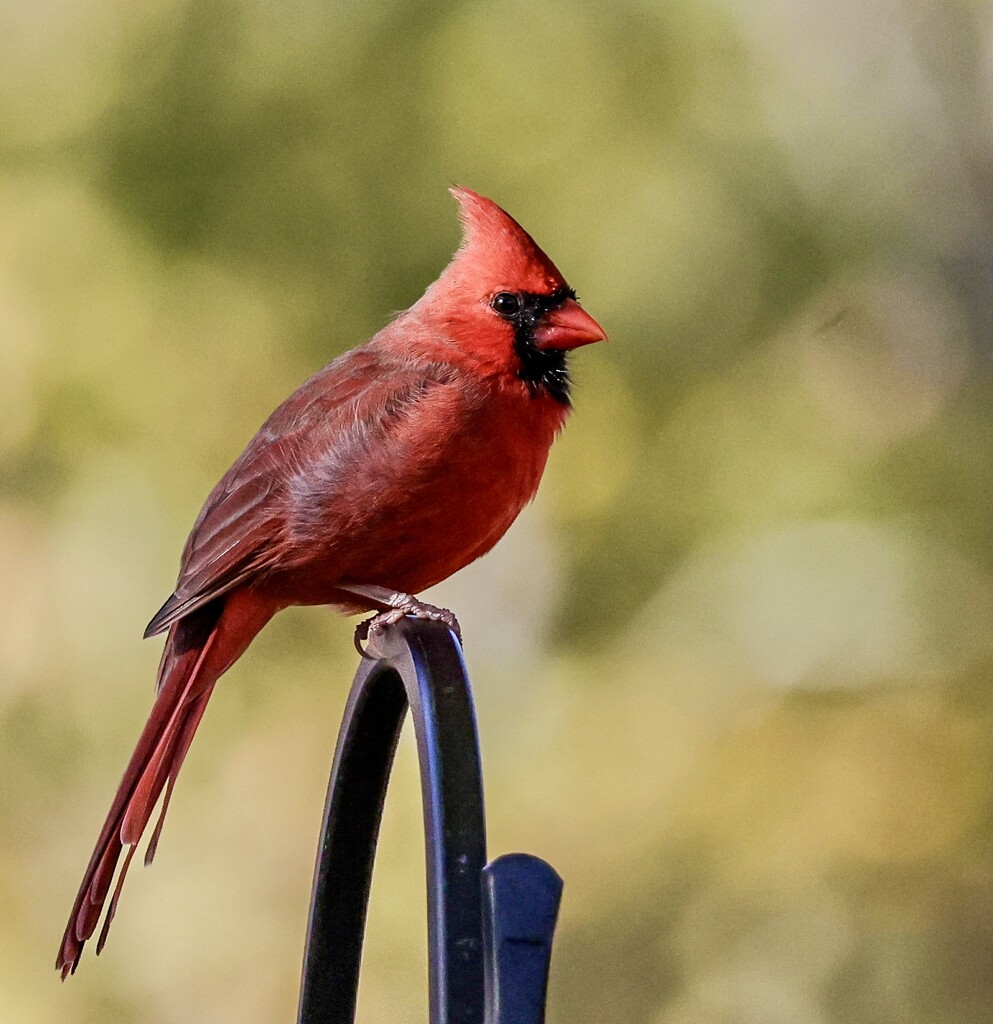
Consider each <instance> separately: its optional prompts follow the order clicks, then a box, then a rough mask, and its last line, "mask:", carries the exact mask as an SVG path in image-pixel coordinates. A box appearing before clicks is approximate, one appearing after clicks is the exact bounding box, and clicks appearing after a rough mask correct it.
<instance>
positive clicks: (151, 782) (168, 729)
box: [56, 602, 251, 979]
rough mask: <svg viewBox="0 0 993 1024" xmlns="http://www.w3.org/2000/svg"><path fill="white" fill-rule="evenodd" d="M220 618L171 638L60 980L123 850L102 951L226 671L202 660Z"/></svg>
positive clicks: (69, 937)
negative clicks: (134, 867) (135, 864)
mask: <svg viewBox="0 0 993 1024" xmlns="http://www.w3.org/2000/svg"><path fill="white" fill-rule="evenodd" d="M222 610H223V604H222V603H221V602H216V603H215V605H213V606H209V607H207V608H204V609H201V610H199V611H198V613H196V614H195V615H193V616H190V617H189V619H186V620H183V622H181V623H178V624H177V625H176V626H174V627H173V628H172V630H171V631H170V634H169V639H168V641H167V646H166V651H165V653H164V655H163V659H162V665H161V667H160V671H159V689H158V695H157V697H156V700H155V704H154V706H153V708H152V711H151V714H150V715H149V718H148V722H147V723H146V724H145V728H144V729H143V730H142V733H141V736H140V737H139V739H138V743H137V746H136V747H135V751H134V753H133V754H132V755H131V760H130V761H129V763H128V766H127V768H126V769H125V771H124V776H123V778H122V779H121V783H120V786H119V787H118V790H117V795H116V796H115V797H114V802H113V804H112V805H111V808H110V811H109V813H108V815H107V819H106V821H105V822H104V826H103V829H102V830H101V832H100V837H99V839H98V840H97V844H96V848H95V849H94V851H93V856H92V857H91V858H90V863H89V866H88V867H87V869H86V874H85V875H84V876H83V882H82V885H81V886H80V889H79V894H78V895H77V897H76V902H75V904H74V906H73V908H72V913H71V914H70V915H69V923H68V925H67V926H66V931H65V934H64V936H63V938H62V945H61V946H60V947H59V955H58V958H57V960H56V968H57V969H58V970H60V971H61V972H62V977H63V979H65V977H66V976H67V975H68V974H71V973H74V972H75V969H76V965H77V964H78V963H79V958H80V955H81V954H82V951H83V946H84V944H85V943H86V940H87V939H89V938H90V937H91V936H92V935H93V933H94V931H95V930H96V926H97V923H98V921H99V919H100V914H101V911H102V910H103V908H104V906H105V904H106V903H107V895H108V893H109V892H110V887H111V883H112V881H113V878H114V872H115V869H116V867H117V864H118V862H119V860H120V857H121V853H122V852H123V851H124V849H125V848H127V856H126V858H125V861H124V865H123V867H122V870H121V872H120V875H119V877H118V881H117V885H116V887H115V890H114V895H113V897H112V899H111V901H110V904H109V906H108V907H107V915H106V919H105V922H104V925H103V929H102V931H101V934H100V938H99V941H98V943H97V953H99V952H100V950H101V949H102V948H103V945H104V943H105V942H106V939H107V931H108V929H109V928H110V924H111V921H112V920H113V917H114V913H115V912H116V910H117V903H118V900H119V899H120V894H121V889H122V887H123V884H124V878H125V875H126V874H127V869H128V867H129V866H130V863H131V859H132V857H133V855H134V852H135V849H136V846H137V844H138V842H139V841H140V839H141V836H142V833H143V832H144V830H145V828H146V826H147V825H148V821H149V819H150V818H151V815H152V812H153V811H154V809H155V805H156V803H157V802H158V799H159V797H160V796H161V794H162V790H163V788H165V787H166V786H167V785H168V789H169V792H170V794H171V791H172V787H173V786H174V784H175V781H176V776H177V774H178V772H179V769H180V767H181V766H182V763H183V760H184V758H185V757H186V753H187V751H188V750H189V746H190V743H191V742H192V740H193V734H194V732H195V731H196V727H197V725H198V724H199V723H200V719H201V718H202V717H203V712H204V709H205V707H206V704H207V700H208V699H209V697H210V694H211V692H212V691H213V684H214V682H215V680H216V674H215V672H216V669H217V668H220V670H221V671H223V669H224V668H226V667H227V664H225V663H221V664H218V659H216V658H208V655H209V654H210V653H211V650H212V648H213V646H214V644H215V640H216V637H217V634H218V624H219V619H220V615H221V612H222ZM191 620H192V621H191ZM249 639H251V638H250V637H249ZM246 646H247V643H246ZM239 653H240V652H239ZM236 656H237V655H236ZM227 660H228V659H224V661H225V662H226V661H227ZM215 666H216V667H215ZM211 669H214V671H211ZM217 674H219V672H217ZM164 810H165V807H163V815H162V816H160V818H159V822H158V824H157V825H156V828H155V833H154V836H153V839H154V842H155V843H156V844H157V842H158V836H159V833H160V831H161V825H162V817H164ZM153 852H154V851H153Z"/></svg>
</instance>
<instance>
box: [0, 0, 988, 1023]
mask: <svg viewBox="0 0 993 1024" xmlns="http://www.w3.org/2000/svg"><path fill="white" fill-rule="evenodd" d="M991 42H993V19H991V15H990V12H989V10H988V8H987V7H986V6H985V5H981V4H975V3H971V2H968V0H950V2H947V3H942V4H924V3H911V2H909V0H905V2H903V3H900V2H897V3H888V4H883V3H878V2H875V3H867V4H861V5H859V4H833V3H828V2H826V0H819V2H806V3H805V2H791V3H786V4H775V3H770V2H768V0H759V2H756V3H748V4H745V3H733V2H730V0H707V2H704V3H695V4H689V3H676V2H643V3H639V2H637V0H623V2H621V3H614V4H586V5H570V4H567V3H564V2H562V3H557V2H552V0H542V2H540V3H537V4H525V3H522V2H515V0H503V2H497V3H495V4H483V3H462V4H429V3H425V2H420V0H380V2H379V3H377V4H362V3H358V2H356V0H346V2H344V3H338V4H324V3H317V2H314V0H294V2H291V3H287V4H276V3H272V2H268V0H267V2H263V0H242V2H240V3H234V2H231V0H202V2H196V0H138V2H137V3H135V2H130V3H127V4H125V3H122V2H120V0H96V2H91V3H87V4H83V3H79V2H76V3H73V2H69V0H61V2H60V0H51V2H46V3H39V4H22V3H15V2H10V3H7V4H5V5H2V6H0V573H2V580H3V588H2V595H3V597H2V602H3V612H2V615H0V778H2V784H0V822H2V827H0V907H2V910H3V913H2V914H0V1015H2V1017H3V1019H4V1020H10V1021H18V1022H35V1021H38V1022H43V1021H64V1020H72V1021H75V1022H79V1024H84V1022H87V1021H93V1022H98V1021H99V1022H100V1024H113V1022H115V1021H122V1022H123V1021H136V1020H141V1021H147V1022H162V1024H166V1022H179V1021H184V1022H185V1021H189V1020H209V1021H211V1022H217V1024H223V1022H226V1021H232V1022H234V1021H238V1022H239V1024H243V1022H246V1021H259V1022H261V1021H272V1020H289V1019H291V1018H292V1013H293V1007H294V1004H295V993H296V987H297V982H298V969H299V962H300V956H301V951H302V941H303V927H304V921H305V912H306V902H307V898H308V889H309V883H310V871H311V864H312V858H313V852H314V843H315V839H316V833H317V827H318V819H319V808H320V804H321V800H322V794H323V788H324V784H325V779H326V770H327V765H328V761H329V757H330V751H331V746H332V743H333V738H334V734H335V731H336V726H337V721H338V716H339V714H340V710H341V706H342V703H343V700H344V696H345V692H346V690H347V685H348V681H349V679H350V677H351V673H352V669H353V662H354V654H353V653H352V650H351V646H350V643H349V631H350V629H351V624H350V623H345V622H340V621H337V620H333V619H332V618H331V617H330V616H328V615H326V614H323V613H322V612H320V611H319V610H315V609H308V610H305V611H291V612H287V613H284V614H283V615H282V616H281V617H280V618H279V619H278V620H277V621H276V622H274V623H273V624H272V625H271V626H270V627H269V628H268V629H267V631H266V632H265V634H264V635H263V636H262V637H260V639H259V640H258V641H257V642H256V644H255V645H254V647H253V649H252V651H251V652H250V654H249V655H248V656H247V657H246V658H245V659H244V660H243V662H241V663H240V664H239V665H238V666H237V667H236V668H235V669H234V670H232V672H231V674H230V677H229V678H228V679H226V680H225V683H224V684H223V685H222V686H221V687H220V690H219V693H218V695H217V697H216V698H215V700H214V702H213V703H212V706H211V711H210V713H209V714H208V716H207V718H206V720H205V722H204V725H203V728H202V735H201V737H200V739H199V740H198V742H197V744H196V745H195V747H194V750H193V753H192V755H191V757H190V759H189V761H188V763H187V766H186V769H185V771H184V776H183V779H182V782H181V784H180V786H179V790H178V793H177V799H176V801H175V802H174V805H173V810H172V813H171V820H170V823H169V824H170V827H169V828H168V830H167V833H166V837H165V841H164V844H163V847H162V850H161V855H160V857H159V859H158V861H157V863H156V865H155V870H154V872H151V873H149V874H145V875H142V874H140V873H136V874H135V876H134V878H133V879H132V881H131V883H130V885H129V891H128V892H127V894H126V896H125V899H124V901H123V904H122V909H121V913H120V915H119V917H118V920H117V923H116V925H115V929H114V934H113V935H112V937H111V941H110V944H109V946H108V950H107V953H106V955H105V957H104V958H103V959H102V960H100V961H96V960H94V959H92V958H91V957H89V956H87V958H86V960H85V962H84V963H83V965H82V968H81V971H80V974H79V975H78V976H77V977H76V978H75V979H73V981H72V982H71V983H68V984H67V985H66V986H64V987H60V986H59V985H58V983H57V980H56V976H55V974H54V972H52V971H51V969H50V964H51V961H52V959H53V958H54V954H55V949H56V945H57V940H58V938H59V935H60V934H61V929H62V925H63V921H64V914H65V913H66V912H67V911H68V908H69V905H70V902H71V898H72V895H73V893H74V891H75V885H76V883H77V881H78V877H79V873H80V872H81V870H82V868H83V866H84V864H85V861H86V858H87V857H88V855H89V851H90V843H91V841H92V839H93V838H95V835H96V831H97V828H98V825H99V822H100V820H101V816H102V814H103V813H104V811H105V809H106V805H107V802H108V800H109V798H110V794H111V792H112V789H113V786H114V783H115V782H116V779H117V776H118V773H119V772H120V769H121V767H122V765H123V763H124V760H125V758H126V756H127V753H128V751H129V750H130V744H131V743H132V741H133V739H134V737H135V736H136V734H137V731H138V728H139V724H140V722H141V721H142V720H143V715H144V713H145V711H146V709H147V706H148V703H149V701H150V690H151V679H152V677H153V674H154V670H155V664H156V661H157V644H156V643H142V642H141V641H139V639H138V637H139V636H140V633H141V629H142V627H143V625H144V623H145V622H146V621H147V619H148V618H149V617H150V615H151V613H152V612H153V611H154V610H155V609H156V608H157V607H158V605H159V603H160V602H161V600H162V599H163V598H164V597H165V596H166V595H167V593H168V591H169V588H170V584H171V583H172V579H173V574H174V572H175V566H176V559H177V557H178V553H179V550H180V548H181V545H182V542H183V539H184V536H185V532H186V530H187V529H188V527H189V525H190V523H191V522H192V520H193V518H194V516H195V514H196V511H197V509H198V507H199V503H200V501H201V500H202V498H203V496H204V495H205V494H206V493H207V491H208V490H209V488H210V486H211V485H212V484H213V482H214V480H215V479H216V478H217V476H218V475H219V474H220V473H221V472H222V471H223V470H224V469H225V468H226V466H227V465H228V463H229V462H230V460H231V459H232V458H233V457H234V456H235V455H236V454H237V452H238V450H239V448H240V446H241V445H242V444H243V443H244V442H245V441H246V440H247V438H248V437H249V436H250V435H251V433H252V432H253V431H254V430H255V429H256V427H257V426H258V424H259V423H260V422H261V420H262V419H263V418H264V417H265V415H266V414H267V413H268V412H269V410H270V409H271V408H272V407H273V406H274V405H275V404H276V403H277V402H278V401H279V400H280V399H281V398H282V397H283V396H284V395H285V394H286V393H288V392H289V390H291V388H292V387H294V386H295V385H296V384H297V383H298V382H299V381H301V380H302V379H304V378H305V377H306V376H307V375H308V374H309V373H310V372H312V371H313V370H314V369H315V368H317V367H318V366H319V365H321V364H322V363H323V362H325V361H327V360H328V359H330V358H331V357H333V356H334V355H336V354H337V353H339V352H340V351H343V350H344V349H346V348H348V347H351V346H352V345H353V344H356V343H357V342H359V341H361V340H362V339H364V338H365V337H367V336H368V335H369V334H371V333H372V332H373V331H374V330H375V329H376V328H377V327H378V326H380V325H381V324H382V323H383V322H384V321H385V319H386V317H387V316H388V315H389V312H390V311H391V310H395V309H400V308H403V307H404V306H406V305H408V304H409V303H410V302H411V301H413V300H414V299H415V298H416V297H417V296H418V295H419V294H420V291H421V290H422V289H423V287H424V286H425V285H426V284H427V283H428V282H429V281H430V280H432V279H433V277H434V276H435V275H436V273H437V272H438V270H439V269H440V268H441V267H442V266H443V265H444V263H445V261H446V259H447V257H448V254H449V253H450V252H451V250H452V249H453V247H454V245H455V244H456V240H457V232H456V228H455V214H454V209H453V206H452V203H451V201H450V199H449V198H448V196H447V195H446V193H445V188H444V187H445V185H447V184H449V183H451V182H453V181H458V182H463V183H465V184H468V185H471V186H472V187H474V188H477V189H479V190H480V191H482V192H484V193H487V194H490V195H492V196H493V197H494V198H496V199H497V200H498V201H500V202H501V203H502V204H504V205H505V206H506V207H507V208H508V209H509V210H510V211H511V212H512V213H514V215H515V216H517V217H518V219H520V220H521V221H522V223H523V224H524V225H525V226H526V227H528V228H529V230H531V231H532V233H533V234H534V235H535V236H536V238H537V239H538V240H539V242H540V243H541V244H543V245H544V246H545V247H546V248H547V249H548V250H549V252H550V253H551V255H552V256H553V258H554V259H555V260H556V262H558V264H559V265H560V266H561V267H562V269H563V270H564V271H565V273H566V274H567V276H568V277H569V278H570V280H571V282H572V283H573V284H574V285H575V286H576V287H577V288H578V289H579V291H580V293H581V295H582V297H583V299H584V302H585V303H586V305H587V306H588V308H589V309H590V310H591V311H592V312H593V313H594V315H596V316H597V317H598V319H600V321H601V322H602V323H603V324H604V325H605V326H606V327H607V329H608V331H609V333H610V335H611V342H610V343H609V344H608V345H604V346H597V348H596V350H595V351H583V352H581V353H579V354H578V355H577V358H576V360H575V376H576V378H577V402H576V405H577V411H576V415H575V416H574V418H573V420H572V422H571V423H570V425H569V427H568V429H567V431H566V432H565V434H564V436H563V438H562V439H561V441H560V442H559V443H558V446H557V449H556V451H555V452H554V453H553V458H552V460H551V464H550V467H549V471H548V474H547V478H546V481H545V485H544V487H543V490H542V493H541V495H540V497H539V499H538V501H537V503H536V506H535V507H534V508H532V509H530V510H528V511H527V512H526V514H525V515H524V516H523V517H522V519H521V521H520V522H519V523H518V524H517V525H516V526H515V528H514V529H513V530H512V531H511V533H510V535H508V537H507V538H506V540H505V541H504V542H503V543H502V544H501V546H500V547H499V548H498V550H497V551H495V552H494V553H493V554H492V555H491V556H489V557H488V558H487V559H485V560H483V561H482V562H481V563H479V564H477V565H476V566H474V567H472V568H471V569H469V570H467V571H466V572H464V573H463V574H461V575H460V576H459V577H457V578H456V579H454V580H452V581H451V582H450V583H448V584H445V585H443V586H442V587H440V588H439V591H438V595H437V599H438V600H439V601H442V602H446V603H450V604H451V605H452V606H454V607H455V608H456V609H457V610H458V612H459V614H460V617H461V619H462V622H463V626H464V628H465V632H466V636H467V655H468V659H469V665H470V669H471V671H472V673H473V677H474V680H475V683H476V688H477V696H478V701H479V708H480V720H481V730H482V739H483V745H484V755H485V758H486V769H487V781H488V784H489V793H488V799H489V815H490V825H491V850H492V852H493V853H499V852H503V851H506V850H508V849H516V848H519V849H527V850H532V851H534V852H536V853H539V854H541V855H543V856H545V857H547V858H548V859H549V860H551V861H552V863H553V864H555V866H556V867H557V868H558V869H559V870H560V872H561V873H562V874H563V875H564V876H565V879H566V883H567V887H566V898H565V904H564V909H563V916H562V921H561V927H560V933H559V943H558V949H557V956H556V961H555V965H554V977H553V989H552V994H551V1020H552V1022H553V1024H565V1022H570V1024H571V1022H579V1021H596V1022H597V1024H684V1022H685V1024H689V1022H693V1024H738V1022H741V1024H744V1022H746V1021H748V1022H751V1021H764V1022H772V1024H778V1022H783V1024H786V1022H789V1024H843V1022H849V1021H853V1020H858V1021H865V1022H872V1024H877V1022H878V1024H889V1022H893V1024H896V1022H901V1024H905V1022H912V1024H940V1022H946V1021H955V1022H956V1024H972V1022H975V1024H979V1022H981V1021H988V1020H989V1019H990V1009H989V1008H990V1006H991V1005H993V813H991V812H993V702H991V685H990V683H991V679H990V675H991V672H990V668H991V655H993V643H991V631H990V622H991V615H993V577H991V568H993V565H991V563H993V525H991V516H990V508H991V501H993V446H991V444H990V437H991V434H993V412H991V409H993V406H991V390H993V382H991V375H990V367H991V344H990V343H991V333H990V331H991V328H990V323H991V312H993V301H991V296H993V249H991V239H993V129H991V127H990V125H991V124H993V117H991V115H993V102H991V101H993V85H991V83H993V64H991V58H990V54H991V53H993V46H991ZM398 772H399V777H398V780H397V782H398V787H397V792H396V793H395V794H394V795H393V797H392V799H391V802H390V806H389V808H388V820H387V823H386V827H385V830H384V836H383V849H382V854H381V858H380V863H379V866H378V869H377V870H378V877H377V882H376V888H375V891H374V900H373V907H372V917H371V936H370V946H369V949H368V954H367V960H366V973H365V977H364V987H363V993H362V1014H363V1016H362V1019H363V1020H364V1021H390V1022H391V1024H401V1022H411V1024H413V1022H415V1021H419V1020H423V1019H424V1015H425V995H424V983H423V970H424V954H423V943H424V936H423V923H422V919H423V903H422V900H421V898H420V896H419V895H418V893H419V888H420V885H421V882H420V873H421V871H422V852H421V838H420V821H419V806H418V796H417V790H416V780H415V771H414V759H413V756H412V753H411V751H410V748H409V743H408V744H407V747H406V748H405V751H404V753H403V756H402V757H401V759H400V765H399V768H398Z"/></svg>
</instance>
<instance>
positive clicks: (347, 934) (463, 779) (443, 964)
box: [297, 617, 562, 1024]
mask: <svg viewBox="0 0 993 1024" xmlns="http://www.w3.org/2000/svg"><path fill="white" fill-rule="evenodd" d="M370 653H371V654H373V655H374V658H373V659H372V660H366V661H364V662H363V663H362V664H361V665H360V666H359V670H358V672H357V673H356V676H355V682H354V683H353V685H352V691H351V694H350V696H349V698H348V704H347V706H346V708H345V715H344V719H343V721H342V725H341V731H340V733H339V736H338V746H337V749H336V751H335V755H334V763H333V765H332V768H331V781H330V785H329V787H328V796H327V803H326V804H325V808H324V824H323V827H322V829H321V841H320V845H319V847H318V855H317V868H316V871H315V875H314V889H313V895H312V897H311V905H310V922H309V927H308V934H307V946H306V951H305V953H304V966H303V986H302V989H301V993H300V1010H299V1014H298V1017H297V1021H298V1024H353V1022H354V1020H355V1003H356V997H357V995H358V983H359V968H360V966H361V959H362V940H363V935H364V932H365V917H366V906H367V903H368V898H369V888H370V884H371V880H372V866H373V860H374V857H375V853H376V842H377V839H378V837H379V825H380V821H381V819H382V813H383V802H384V800H385V798H386V787H387V784H388V783H389V777H390V770H391V768H392V766H393V756H394V753H395V751H396V745H397V740H398V739H399V736H400V729H401V727H402V725H403V720H404V717H405V714H406V711H407V707H408V706H409V707H410V710H411V716H412V718H413V721H414V732H415V735H416V739H417V753H418V760H419V762H420V770H421V792H422V798H423V804H424V832H425V844H426V853H427V895H428V985H429V1006H430V1024H542V1022H543V1021H544V1019H545V994H546V990H547V984H548V970H549V965H550V960H551V950H552V937H553V933H554V930H555V920H556V916H557V914H558V907H559V900H560V898H561V894H562V881H561V879H560V878H559V876H558V875H557V874H556V873H555V871H554V870H553V869H552V868H551V867H550V866H549V865H548V864H547V863H545V861H543V860H540V859H539V858H538V857H533V856H531V855H530V854H521V853H517V854H510V855H508V856H505V857H500V858H498V859H497V860H495V861H494V862H493V863H492V864H488V865H487V864H486V831H485V818H484V814H483V785H482V772H481V769H480V758H479V743H478V739H477V735H476V721H475V712H474V709H473V702H472V691H471V689H470V686H469V679H468V676H467V675H466V671H465V665H464V663H463V661H462V652H461V648H460V647H459V644H458V641H457V640H456V639H455V637H454V636H453V635H452V633H451V632H450V631H449V630H448V629H447V627H445V626H443V625H442V624H441V623H438V622H430V621H426V620H422V619H412V618H409V617H408V618H405V619H402V620H401V621H400V622H398V623H397V624H396V625H395V626H391V627H389V628H388V629H386V630H384V631H383V632H382V633H380V634H379V636H378V637H377V640H376V645H375V648H374V649H373V650H372V651H371V652H370Z"/></svg>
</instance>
